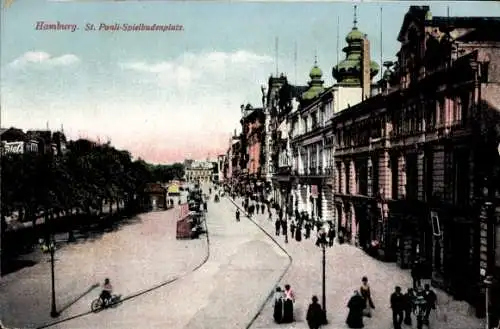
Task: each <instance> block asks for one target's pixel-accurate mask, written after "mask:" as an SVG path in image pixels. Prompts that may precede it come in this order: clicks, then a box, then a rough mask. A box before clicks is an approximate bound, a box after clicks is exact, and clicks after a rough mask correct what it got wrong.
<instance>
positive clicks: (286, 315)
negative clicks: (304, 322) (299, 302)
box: [283, 284, 295, 323]
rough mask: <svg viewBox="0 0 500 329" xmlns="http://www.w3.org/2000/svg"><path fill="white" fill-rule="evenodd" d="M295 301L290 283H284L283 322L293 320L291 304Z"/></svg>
mask: <svg viewBox="0 0 500 329" xmlns="http://www.w3.org/2000/svg"><path fill="white" fill-rule="evenodd" d="M294 303H295V293H294V292H293V290H292V288H290V285H289V284H287V285H285V302H284V304H283V323H291V322H293V320H294V319H293V304H294Z"/></svg>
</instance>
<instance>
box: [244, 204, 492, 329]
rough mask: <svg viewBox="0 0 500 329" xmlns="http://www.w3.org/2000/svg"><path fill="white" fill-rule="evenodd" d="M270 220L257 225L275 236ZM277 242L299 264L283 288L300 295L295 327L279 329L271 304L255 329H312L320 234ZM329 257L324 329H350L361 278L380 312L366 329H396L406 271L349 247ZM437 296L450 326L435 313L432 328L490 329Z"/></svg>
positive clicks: (459, 304)
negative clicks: (395, 297)
mask: <svg viewBox="0 0 500 329" xmlns="http://www.w3.org/2000/svg"><path fill="white" fill-rule="evenodd" d="M236 204H237V205H241V199H237V200H236ZM267 217H268V216H267V214H265V215H262V214H259V215H254V219H255V221H256V222H257V223H259V224H260V225H262V227H263V228H264V229H265V230H266V231H267V232H269V233H271V234H275V232H274V230H275V228H274V220H275V219H276V214H275V213H274V212H273V220H271V221H269V220H268V218H267ZM289 235H290V234H289ZM277 241H278V242H280V243H281V246H282V247H283V248H284V249H286V250H287V252H288V253H289V254H290V255H291V256H292V258H293V262H292V266H291V268H290V270H289V271H288V273H287V274H286V275H285V277H284V278H283V280H282V283H281V286H283V285H284V284H286V283H289V284H290V285H291V286H292V288H294V289H295V293H296V295H297V301H296V305H295V317H296V322H295V323H293V324H291V325H277V324H275V323H274V321H273V315H272V314H273V305H272V302H271V301H269V302H268V305H267V306H266V307H265V308H264V310H263V311H262V313H261V315H260V316H259V317H258V319H257V320H256V321H255V323H254V325H253V326H252V328H256V329H257V328H279V327H283V328H287V329H288V328H306V327H307V323H306V321H305V316H306V314H305V313H306V311H307V306H308V304H309V303H310V299H311V296H312V295H317V296H318V298H319V300H320V303H321V298H322V296H321V290H322V289H321V281H322V252H321V249H320V248H318V247H316V245H315V244H314V243H315V242H316V239H315V231H313V232H312V234H311V238H310V239H304V238H303V240H302V241H301V242H297V241H295V239H292V238H290V236H289V242H288V243H285V242H284V237H283V236H279V237H277ZM326 253H327V255H326V262H327V268H326V304H327V314H328V320H329V324H328V325H326V326H323V327H322V328H324V329H341V328H347V325H346V324H345V319H346V317H347V313H348V309H347V306H346V305H347V302H348V300H349V298H350V297H351V295H352V293H353V291H354V290H356V289H359V287H360V285H361V278H362V277H363V276H365V275H366V276H367V277H368V279H369V283H370V285H371V289H372V294H373V300H374V303H375V306H376V309H375V310H374V311H373V314H372V318H370V319H367V318H365V320H364V323H365V328H373V329H391V328H392V314H391V310H390V307H389V305H390V304H389V296H390V294H391V293H392V292H393V290H394V286H396V285H399V286H401V287H402V289H403V290H404V291H406V289H407V288H408V287H410V286H411V283H412V280H411V276H410V273H409V271H407V270H402V269H400V268H399V267H397V265H396V264H394V263H383V262H380V261H378V260H376V259H374V258H372V257H370V256H368V255H367V254H365V252H364V251H362V250H361V249H359V248H357V247H354V246H351V245H348V244H343V245H339V244H335V245H334V246H333V247H332V248H327V250H326ZM434 291H435V292H436V294H437V296H438V303H439V306H438V312H440V313H442V314H445V315H446V317H447V321H443V315H442V314H440V316H436V313H433V314H432V315H431V319H430V321H431V323H430V324H431V326H430V328H432V329H481V328H484V322H483V321H482V320H480V319H477V318H475V317H474V316H473V315H472V314H470V307H469V305H468V304H467V303H466V302H462V301H454V300H453V299H452V297H450V296H449V295H448V294H446V293H445V292H443V291H441V290H439V289H434ZM414 325H415V321H414ZM407 328H409V327H407Z"/></svg>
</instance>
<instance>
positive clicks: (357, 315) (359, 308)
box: [345, 290, 365, 329]
mask: <svg viewBox="0 0 500 329" xmlns="http://www.w3.org/2000/svg"><path fill="white" fill-rule="evenodd" d="M347 307H348V308H349V314H347V319H346V321H345V323H346V324H347V325H348V326H349V328H353V329H361V328H363V327H364V326H365V325H364V324H363V309H364V308H365V301H364V300H363V297H361V295H360V294H359V291H357V290H355V291H354V294H353V295H352V297H351V298H350V299H349V302H348V303H347Z"/></svg>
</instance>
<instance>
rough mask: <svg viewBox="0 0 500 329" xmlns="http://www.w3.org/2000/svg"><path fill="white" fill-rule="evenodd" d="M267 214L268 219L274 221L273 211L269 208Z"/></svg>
mask: <svg viewBox="0 0 500 329" xmlns="http://www.w3.org/2000/svg"><path fill="white" fill-rule="evenodd" d="M267 214H268V219H269V220H272V219H273V214H272V213H271V209H269V208H268V210H267Z"/></svg>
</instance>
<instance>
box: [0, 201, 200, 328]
mask: <svg viewBox="0 0 500 329" xmlns="http://www.w3.org/2000/svg"><path fill="white" fill-rule="evenodd" d="M176 219H177V209H173V210H168V211H164V212H151V213H146V214H142V215H139V216H138V217H137V218H135V219H133V220H130V222H131V223H128V224H126V225H124V226H123V227H121V228H120V229H118V230H116V231H114V232H109V233H105V234H104V235H99V236H96V237H94V238H91V239H87V240H81V241H79V240H77V242H76V243H73V244H69V245H66V246H65V247H63V248H61V249H58V250H57V251H56V255H55V257H56V263H55V276H56V298H57V306H58V310H59V311H61V310H63V311H62V312H61V315H60V316H59V318H57V319H52V318H51V317H50V315H49V313H50V262H48V261H47V260H48V259H49V255H48V254H43V255H41V257H42V259H43V260H42V261H41V262H39V263H38V264H36V265H34V266H32V267H27V268H24V269H21V270H19V271H17V272H14V273H11V274H9V275H7V276H4V277H2V278H1V279H0V296H2V298H0V310H1V313H0V319H1V320H2V321H3V322H4V324H6V325H9V326H14V327H37V326H41V325H43V324H45V323H49V322H51V321H54V320H56V321H57V320H61V319H64V318H67V317H71V316H74V315H76V314H80V313H84V312H87V311H89V310H90V302H91V301H92V300H93V299H95V298H96V297H97V296H98V295H99V293H100V288H95V289H93V290H92V291H90V292H88V290H89V289H90V288H91V287H92V286H93V285H94V284H96V283H101V284H102V282H103V281H104V278H106V277H108V278H110V279H111V283H112V284H113V287H114V290H115V292H116V293H118V294H121V295H122V296H123V298H125V297H127V296H128V295H131V294H134V293H137V292H139V291H141V290H143V289H147V288H150V287H152V286H154V285H156V284H158V283H160V282H163V281H167V280H170V279H172V278H174V277H176V276H178V275H181V274H182V273H185V272H187V271H190V270H191V269H192V268H194V267H195V266H197V265H198V264H200V263H201V262H202V261H203V259H204V258H205V256H206V252H207V245H206V240H205V239H204V238H202V239H198V240H193V241H184V240H176V238H175V223H176ZM36 252H38V253H40V251H36ZM85 292H88V293H87V294H84V293H85ZM82 295H83V296H82ZM80 297H81V298H80ZM83 321H87V319H85V320H83ZM66 325H67V326H68V327H71V325H70V324H66Z"/></svg>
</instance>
